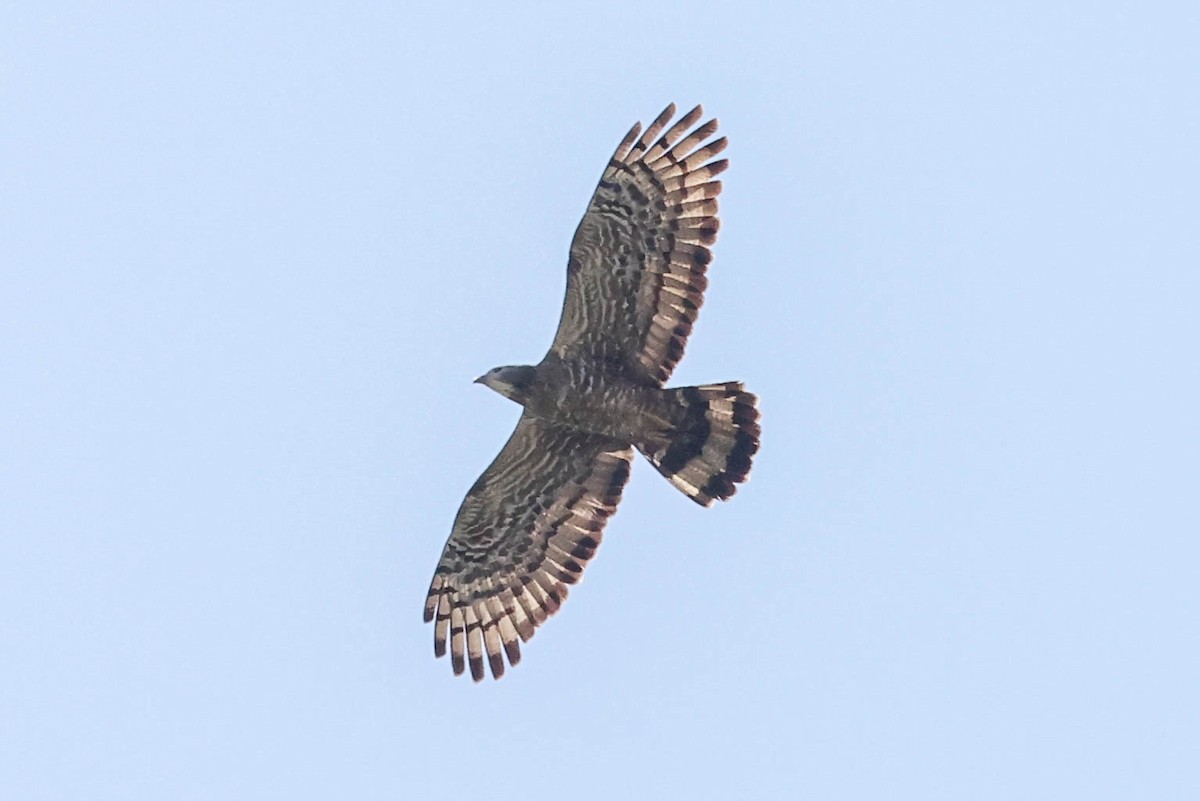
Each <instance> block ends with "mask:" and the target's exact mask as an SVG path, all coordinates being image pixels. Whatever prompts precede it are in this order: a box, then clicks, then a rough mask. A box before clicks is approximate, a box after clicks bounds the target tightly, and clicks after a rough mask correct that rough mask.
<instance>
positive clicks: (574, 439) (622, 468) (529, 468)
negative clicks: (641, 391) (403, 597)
mask: <svg viewBox="0 0 1200 801" xmlns="http://www.w3.org/2000/svg"><path fill="white" fill-rule="evenodd" d="M632 458H633V452H632V449H631V448H630V447H629V446H628V445H624V444H622V443H619V442H614V441H613V440H610V439H607V438H605V437H599V436H596V435H593V434H585V433H582V432H579V431H575V430H572V429H567V428H562V427H558V426H554V425H551V424H548V423H544V422H542V421H540V420H538V419H537V418H535V417H531V416H530V415H529V414H527V413H526V414H523V415H522V417H521V420H520V422H519V423H517V428H516V430H515V431H514V432H513V435H512V437H510V438H509V440H508V443H507V444H505V446H504V448H503V449H502V450H501V451H500V454H499V455H498V456H497V457H496V459H495V461H493V462H492V464H491V465H490V466H489V467H488V468H487V470H485V471H484V472H483V475H482V476H480V477H479V480H478V481H476V482H475V486H473V487H471V490H470V492H468V493H467V497H466V499H465V500H464V501H463V503H462V506H461V507H460V508H459V510H458V516H457V517H456V518H455V520H454V528H453V530H452V532H451V534H450V539H449V541H447V542H446V548H445V550H444V551H443V552H442V558H441V561H439V562H438V566H437V571H436V572H435V573H434V576H433V583H432V584H431V585H430V587H429V595H428V596H427V597H426V600H425V621H426V622H429V621H431V620H436V623H435V626H434V635H433V636H434V639H433V646H434V653H435V654H436V655H437V656H443V655H444V654H445V653H446V641H447V639H449V642H450V660H451V663H452V665H453V668H454V673H455V675H458V674H460V673H462V672H463V670H464V657H465V659H466V661H467V662H468V663H469V664H470V668H471V676H472V677H473V678H474V679H475V680H476V681H479V680H481V679H482V678H483V675H484V667H483V657H484V654H485V653H486V654H487V659H488V662H489V664H490V666H491V670H492V675H493V676H494V677H495V678H500V676H502V675H503V674H504V657H505V656H507V657H508V661H509V662H510V663H512V664H514V665H515V664H516V663H517V662H518V661H519V660H520V658H521V650H520V643H519V642H518V640H528V639H529V638H530V637H532V636H533V632H534V628H535V627H536V626H538V625H540V624H541V623H542V622H544V621H545V620H546V618H547V617H549V616H550V615H552V614H554V612H555V611H557V610H558V607H559V606H560V605H561V604H562V602H563V600H564V599H565V598H566V597H567V585H569V584H574V583H575V582H577V581H578V580H579V578H580V576H581V574H582V573H583V568H584V567H585V566H586V565H587V563H588V560H589V559H591V558H592V555H593V554H594V553H595V552H596V547H597V546H598V545H599V544H600V538H601V532H602V530H603V528H604V524H605V522H606V521H607V520H608V518H609V516H610V515H612V513H613V512H614V511H615V510H616V507H617V502H618V501H619V500H620V499H621V490H622V489H623V488H624V486H625V482H626V481H627V480H628V478H629V463H630V460H631V459H632ZM502 651H503V654H502Z"/></svg>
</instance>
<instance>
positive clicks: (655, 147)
mask: <svg viewBox="0 0 1200 801" xmlns="http://www.w3.org/2000/svg"><path fill="white" fill-rule="evenodd" d="M703 113H704V112H703V109H702V108H701V107H700V106H696V107H695V108H694V109H692V110H691V111H689V112H688V113H687V114H685V115H684V116H683V117H681V118H680V119H679V121H678V122H676V123H675V124H674V125H672V126H671V127H670V128H669V129H668V130H667V131H666V133H662V135H661V136H659V134H660V133H661V132H662V130H663V129H664V128H665V127H666V125H667V122H668V121H670V119H671V118H672V117H673V116H674V115H675V106H674V105H673V104H672V105H670V106H668V107H667V108H666V110H665V111H663V113H662V114H660V115H659V116H658V118H657V119H656V120H655V121H654V122H653V123H651V125H650V127H649V128H647V129H646V132H645V133H644V134H642V135H641V137H640V138H639V137H638V134H639V132H640V127H639V126H637V125H635V126H634V127H633V128H632V129H631V130H630V131H629V133H628V134H626V136H625V138H624V139H623V140H622V141H621V144H620V145H619V146H618V147H617V150H616V152H615V153H614V154H613V158H612V159H611V160H610V161H609V163H608V167H607V168H606V169H605V170H604V174H603V175H602V176H601V178H600V183H599V185H598V186H597V187H596V191H595V194H594V195H593V196H592V200H591V203H590V204H589V205H588V210H587V213H586V214H584V217H583V220H582V221H581V222H580V223H579V228H578V229H577V230H576V232H575V237H574V239H573V241H572V242H571V257H570V260H569V262H568V267H567V295H566V301H565V303H564V307H563V315H562V321H561V322H560V323H559V328H558V333H557V334H556V335H555V338H554V344H553V345H551V351H552V352H556V353H558V354H559V355H560V356H563V357H568V356H570V355H572V354H576V353H580V352H586V353H593V354H597V355H600V356H602V357H604V358H608V357H609V356H610V355H611V354H618V355H619V356H620V358H621V359H622V361H623V362H624V367H625V368H626V369H627V370H628V371H629V373H630V375H632V376H636V377H638V378H640V379H642V380H644V381H646V382H647V383H653V384H655V385H661V384H662V383H663V382H664V381H666V380H667V379H668V378H669V377H670V375H671V372H672V371H673V370H674V369H675V365H676V364H678V363H679V360H680V359H681V358H682V357H683V351H684V347H685V346H686V344H687V339H688V336H689V335H690V334H691V332H692V326H693V324H694V323H695V322H696V315H697V314H698V313H699V310H700V306H701V305H702V304H703V302H704V290H705V289H706V288H707V286H708V281H707V279H706V278H705V272H706V271H707V269H708V264H709V262H710V261H712V253H711V251H710V250H709V249H708V246H709V245H711V244H713V243H714V242H715V241H716V239H717V230H718V229H719V227H720V221H719V220H718V219H717V216H716V215H717V200H716V197H717V195H718V194H720V192H721V182H720V181H717V180H714V178H715V177H716V176H717V175H719V174H720V173H722V172H724V171H725V168H726V167H727V166H729V162H728V161H726V160H724V159H722V160H719V161H714V160H712V159H713V157H714V156H716V155H717V154H719V153H720V152H721V151H723V150H724V149H725V147H726V145H727V144H728V141H727V140H726V139H725V137H721V138H720V139H715V140H712V141H709V142H707V143H705V142H706V140H708V139H709V137H711V136H712V135H713V134H714V133H716V130H717V121H716V120H715V119H712V120H709V121H708V122H706V123H704V124H703V125H700V126H699V127H697V128H696V129H695V130H693V131H692V132H691V133H690V134H687V135H686V136H684V134H685V132H687V131H688V129H689V128H691V127H692V126H693V125H695V123H696V121H697V120H699V119H700V117H701V116H702V115H703ZM656 137H658V138H657V139H656ZM681 137H682V138H681Z"/></svg>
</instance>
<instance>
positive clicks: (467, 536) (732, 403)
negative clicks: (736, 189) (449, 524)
mask: <svg viewBox="0 0 1200 801" xmlns="http://www.w3.org/2000/svg"><path fill="white" fill-rule="evenodd" d="M702 114H703V110H702V109H701V107H700V106H696V107H695V108H694V109H692V110H691V111H689V112H688V113H687V114H685V115H683V117H681V118H680V119H679V120H678V121H677V122H676V123H675V124H674V125H671V127H670V128H667V123H668V122H670V120H671V118H672V117H674V116H675V106H674V104H672V105H670V106H668V107H667V108H666V109H665V110H664V111H663V113H662V114H659V115H658V118H657V119H656V120H654V122H653V123H652V124H651V125H650V127H649V128H647V129H646V132H645V133H644V134H642V135H641V137H640V138H639V136H638V134H639V133H641V124H640V123H638V124H635V125H634V126H633V128H632V129H631V130H630V131H629V133H628V134H626V135H625V138H624V139H623V140H621V144H620V145H619V146H618V147H617V151H616V153H614V154H613V157H612V159H611V160H610V161H609V162H608V166H607V167H606V168H605V170H604V174H603V175H602V176H601V177H600V184H599V186H597V187H596V192H595V194H593V195H592V200H591V203H590V204H589V205H588V209H587V213H585V214H584V216H583V220H582V221H581V222H580V223H579V228H578V229H577V230H576V231H575V238H574V239H573V240H572V241H571V254H570V259H569V261H568V262H567V296H566V301H565V302H564V304H563V311H562V319H561V321H560V322H559V324H558V332H557V333H556V334H555V336H554V342H553V344H552V345H551V346H550V350H549V352H548V353H547V354H546V356H545V358H543V359H542V360H541V362H539V363H538V364H536V365H532V366H530V365H522V366H516V367H497V368H495V369H493V370H490V371H489V372H488V373H487V374H485V375H483V376H481V377H480V378H478V379H477V383H481V384H483V385H484V386H487V387H489V388H490V389H493V390H495V391H496V392H499V393H500V394H501V395H503V396H504V397H506V398H509V399H511V400H514V401H516V402H517V403H519V404H521V406H523V407H524V411H523V412H522V414H521V419H520V421H519V422H518V423H517V428H516V430H515V431H514V432H513V434H512V437H510V438H509V440H508V443H507V444H506V445H505V446H504V448H503V449H502V450H501V451H500V455H499V456H497V457H496V460H495V461H494V462H492V464H491V465H490V466H489V467H488V468H487V470H485V471H484V472H483V475H482V476H480V477H479V480H478V481H476V482H475V485H474V486H473V487H471V489H470V491H469V492H468V493H467V497H466V499H465V500H464V501H463V503H462V506H461V507H460V508H459V510H458V516H457V517H455V519H454V528H453V530H452V532H451V534H450V539H449V541H448V542H447V543H446V548H445V550H444V551H443V552H442V558H441V560H440V561H439V562H438V566H437V571H436V572H435V573H434V576H433V583H432V584H431V585H430V587H429V595H428V596H427V598H426V600H425V622H427V623H428V622H429V621H436V623H435V626H434V634H433V646H434V653H435V655H437V656H444V655H445V653H446V641H447V640H449V642H450V661H451V663H452V665H453V668H454V673H455V675H458V674H461V673H462V672H463V670H464V669H465V666H466V665H467V664H469V665H470V668H471V676H472V678H474V679H475V681H480V680H482V679H483V676H484V666H483V659H484V655H485V654H486V655H487V660H488V664H489V665H490V667H491V671H492V675H493V676H494V677H495V678H500V677H501V676H502V675H504V668H505V657H507V659H508V661H509V662H510V663H512V664H513V665H515V664H517V662H519V661H520V659H521V648H520V641H522V640H528V639H529V638H530V637H532V636H533V633H534V630H535V628H536V627H537V626H539V625H540V624H541V623H543V622H544V621H545V620H546V618H547V617H549V616H550V615H552V614H554V612H556V611H557V610H558V608H559V606H560V605H561V604H562V602H563V600H564V599H565V598H566V597H567V585H569V584H574V583H575V582H577V581H578V580H579V578H580V576H581V574H582V573H583V568H584V565H586V564H587V563H588V560H590V559H591V558H592V556H593V555H594V554H595V552H596V548H597V546H599V544H600V538H601V532H602V530H603V528H604V524H605V523H606V522H607V520H608V518H609V516H611V515H612V513H613V512H614V511H615V510H616V508H617V502H618V501H619V500H620V499H621V490H622V488H623V487H624V486H625V482H626V480H627V479H628V478H629V466H630V462H631V461H632V459H633V450H634V448H636V449H637V450H639V451H641V452H642V454H643V455H644V456H645V457H646V458H647V459H648V460H649V461H650V463H651V464H652V465H654V467H655V468H657V470H658V472H660V473H662V474H663V475H664V476H666V478H667V479H668V480H670V482H671V483H672V484H674V485H675V486H676V487H677V488H679V489H680V490H681V491H682V492H683V493H684V494H685V495H687V496H688V497H689V498H691V499H692V500H693V501H695V502H696V503H699V504H702V505H704V506H708V505H710V504H711V503H712V502H713V500H714V499H720V500H725V499H727V498H729V497H730V496H731V495H733V494H734V492H735V491H736V489H737V488H736V486H735V485H736V484H739V483H741V482H743V481H745V480H746V476H747V474H748V473H749V472H750V460H751V458H752V457H753V456H754V454H755V452H756V451H757V450H758V438H759V425H758V410H757V409H756V408H755V406H756V404H757V400H758V399H757V398H756V397H755V396H754V395H752V394H750V393H749V392H746V391H745V390H744V389H743V388H742V385H741V384H740V383H737V382H728V383H724V384H709V385H706V386H694V387H681V388H677V389H666V388H664V387H663V383H664V382H665V381H666V380H667V378H668V377H670V375H671V371H672V370H674V368H675V365H676V364H677V363H678V362H679V359H680V358H681V357H682V356H683V348H684V344H685V343H686V342H687V338H688V335H689V334H690V333H691V330H692V324H693V323H694V322H695V320H696V313H697V311H698V310H699V308H700V304H701V303H702V301H703V296H704V289H705V287H706V286H707V284H708V282H707V280H706V279H705V277H704V273H705V270H706V269H707V267H708V263H709V261H711V259H712V254H711V252H710V251H709V249H708V247H707V246H708V245H711V244H712V243H713V242H714V241H716V238H717V227H718V220H717V216H716V214H717V200H716V197H717V195H718V194H719V193H720V191H721V183H720V181H716V180H714V179H715V177H716V176H717V175H718V174H720V173H721V172H723V171H724V170H725V168H726V167H727V166H728V164H729V162H728V161H726V160H725V159H721V160H719V161H714V160H713V157H714V156H716V155H717V154H718V153H720V152H721V151H722V150H724V149H725V145H726V144H727V141H726V139H725V137H721V138H720V139H715V140H711V141H709V140H710V138H711V137H712V135H713V134H714V133H715V132H716V130H717V121H716V120H715V119H713V120H709V121H708V122H705V123H704V124H702V125H700V126H699V127H697V128H695V129H694V130H691V131H690V132H689V129H691V128H692V126H693V125H695V124H696V121H697V120H699V119H700V116H701V115H702ZM664 129H665V130H664ZM660 134H661V135H660Z"/></svg>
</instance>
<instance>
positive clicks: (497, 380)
mask: <svg viewBox="0 0 1200 801" xmlns="http://www.w3.org/2000/svg"><path fill="white" fill-rule="evenodd" d="M534 372H535V370H534V368H532V367H530V366H529V365H524V364H521V365H510V366H507V367H493V368H492V369H491V370H488V371H487V372H486V373H484V374H483V375H481V376H479V378H476V379H475V383H476V384H483V385H484V386H485V387H488V388H489V389H492V390H495V391H496V392H499V393H500V394H501V395H503V396H504V397H506V398H509V399H510V400H514V401H516V402H517V403H520V402H521V401H522V399H523V398H524V397H525V394H526V392H527V391H528V390H529V386H530V384H532V383H533V377H534Z"/></svg>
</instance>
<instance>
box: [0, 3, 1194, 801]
mask: <svg viewBox="0 0 1200 801" xmlns="http://www.w3.org/2000/svg"><path fill="white" fill-rule="evenodd" d="M443 6H444V9H443V10H441V11H437V12H432V11H428V10H417V9H415V8H413V7H410V4H403V3H393V2H376V3H367V4H347V3H329V4H311V3H299V4H297V3H253V4H245V3H195V4H125V3H68V4H59V3H22V4H15V3H13V4H5V6H4V10H3V12H2V15H0V371H2V372H0V797H2V798H5V799H22V801H36V800H38V799H72V800H75V799H89V801H90V800H91V799H96V800H99V799H156V801H157V800H159V799H172V801H176V800H182V799H230V798H248V799H264V798H281V799H282V798H286V799H298V798H299V799H326V798H354V799H407V798H433V797H458V796H462V797H467V796H474V795H478V796H480V797H486V798H495V799H517V798H520V799H529V798H548V797H563V798H578V799H608V798H614V797H617V798H630V799H637V798H821V799H880V798H905V799H909V798H912V799H956V800H957V799H1064V798H1087V799H1109V798H1113V799H1116V798H1153V799H1182V798H1197V797H1200V645H1198V640H1197V623H1198V615H1200V544H1198V543H1200V515H1198V514H1197V501H1198V497H1200V459H1198V457H1197V452H1198V449H1200V425H1198V424H1197V408H1200V392H1198V390H1197V385H1198V383H1200V359H1198V358H1197V351H1198V348H1197V345H1198V343H1200V323H1198V322H1197V305H1198V299H1200V277H1198V271H1200V233H1198V225H1197V223H1198V220H1200V155H1198V154H1200V47H1198V46H1197V42H1200V11H1198V10H1197V8H1198V7H1197V6H1196V4H1194V3H1180V4H1179V5H1168V4H1156V3H1121V4H1113V3H1082V2H1079V3H1054V2H1050V3H1046V2H1037V3H992V2H989V3H936V4H935V3H930V4H912V3H886V4H884V3H879V4H871V3H854V2H841V1H839V2H826V3H787V4H785V3H779V4H777V5H772V4H756V3H750V2H743V3H737V4H706V3H687V4H674V5H667V4H662V5H659V4H654V3H608V4H603V6H601V5H600V4H596V5H595V7H592V8H584V7H583V5H582V4H578V5H574V4H566V3H560V4H549V3H544V4H536V5H526V6H522V7H519V8H517V7H514V8H508V9H505V10H498V9H496V8H495V7H493V6H491V5H487V6H485V5H483V4H479V5H473V4H443ZM670 101H676V102H678V103H679V104H680V105H681V107H687V106H690V105H691V104H693V103H696V102H703V103H704V104H705V107H706V109H707V111H708V112H710V113H711V114H714V115H716V116H718V117H720V119H721V121H722V130H723V131H724V132H725V133H726V134H727V135H728V136H729V137H730V142H731V144H730V148H729V151H728V155H729V157H730V159H731V162H732V163H731V168H730V170H729V172H728V173H727V174H726V175H725V176H723V178H724V180H725V193H724V194H723V195H722V198H721V217H722V222H723V228H722V233H721V238H720V241H719V242H718V244H717V247H716V251H715V253H716V259H715V261H714V263H713V265H712V269H711V273H710V277H711V285H710V289H709V293H708V297H707V304H706V306H705V308H704V311H703V313H702V314H701V317H700V321H699V325H698V328H697V331H696V334H695V336H694V337H693V339H692V341H691V343H690V346H689V349H688V355H687V358H685V359H684V361H683V363H682V365H681V367H680V369H679V370H678V371H677V372H676V376H675V382H676V383H681V384H682V383H701V382H706V381H717V380H729V379H742V380H745V381H746V382H747V384H748V386H749V387H750V388H751V389H753V390H754V391H756V392H758V393H759V394H760V395H761V396H762V409H763V415H764V421H763V425H764V444H763V449H762V451H761V454H760V455H759V458H758V459H757V461H756V464H755V469H754V472H753V475H752V478H751V481H750V482H749V484H747V485H746V486H745V487H744V488H743V490H742V491H741V492H740V493H739V494H738V496H737V497H736V498H735V499H734V500H733V501H732V502H731V503H729V504H726V505H721V506H720V507H719V508H714V509H710V510H704V509H701V508H699V507H697V506H695V505H693V504H692V503H691V502H689V501H687V500H686V499H685V498H684V497H683V496H682V495H681V494H680V493H679V492H677V491H676V490H675V489H673V488H672V487H670V486H669V485H668V484H667V483H666V482H665V481H664V480H663V479H662V478H660V477H659V476H658V475H657V474H656V473H655V471H654V470H653V469H651V468H650V467H649V466H648V465H647V464H646V463H645V462H644V461H639V462H638V463H637V464H635V466H634V471H633V472H634V475H633V480H632V482H631V484H630V486H629V488H628V490H627V492H626V495H625V501H624V503H623V504H622V507H621V509H620V511H619V512H618V514H617V515H616V517H615V518H613V520H612V523H611V525H610V526H609V528H608V532H607V536H606V539H605V541H604V545H603V547H602V548H601V549H600V552H599V554H598V556H597V558H596V560H595V561H594V562H593V563H592V565H591V566H590V568H589V570H588V573H587V576H586V578H585V580H584V582H583V583H582V584H581V585H580V586H579V587H577V588H575V589H574V590H573V592H572V593H571V598H570V600H569V601H568V602H567V603H566V605H565V606H564V608H563V610H562V611H561V612H560V614H559V615H558V616H557V617H555V618H554V619H553V620H552V621H551V622H550V623H548V624H547V625H546V626H544V627H543V628H542V629H541V630H540V631H539V633H538V636H537V637H536V638H535V639H534V640H533V641H532V642H531V643H529V644H528V646H526V648H525V650H524V655H525V659H524V661H523V662H522V664H521V665H520V666H519V667H517V668H516V669H514V670H512V671H510V673H509V674H508V675H507V676H506V677H505V678H504V679H503V680H502V681H500V682H492V681H490V680H489V681H488V682H486V683H484V684H481V685H478V686H476V685H473V684H472V683H471V682H470V681H469V680H467V679H465V678H458V679H456V678H454V677H453V676H452V675H451V672H450V665H449V663H448V660H434V658H433V654H432V650H433V649H432V630H431V627H429V626H425V625H423V624H422V623H421V618H420V611H421V606H422V601H423V598H424V594H425V591H426V588H427V586H428V582H429V579H430V576H431V574H432V571H433V568H434V565H435V563H436V561H437V558H438V555H439V554H440V552H441V548H442V545H443V542H444V541H445V538H446V536H447V535H448V533H449V530H450V524H451V521H452V519H453V516H454V513H455V511H456V509H457V507H458V504H459V502H460V501H461V499H462V497H463V495H464V493H465V491H466V490H467V488H468V487H469V486H470V485H471V483H472V482H473V481H474V480H475V478H476V476H477V475H478V474H479V473H480V471H481V470H482V469H483V468H484V466H485V465H486V464H487V463H488V462H489V460H490V459H491V458H492V457H493V456H494V454H495V453H496V451H497V450H498V449H499V447H500V446H501V445H502V444H503V442H504V441H505V440H506V438H507V437H508V435H509V433H510V431H511V429H512V426H513V424H514V423H515V421H516V418H517V416H518V410H517V408H516V407H515V406H513V405H512V404H511V403H509V402H508V401H505V400H504V399H502V398H500V397H498V396H497V395H495V394H493V393H490V392H488V391H487V390H485V389H483V388H481V387H477V386H472V384H471V380H472V379H473V378H474V377H475V376H477V375H479V374H480V373H482V372H484V371H485V370H486V369H488V368H490V367H492V366H494V365H497V364H509V363H519V362H523V361H534V360H537V359H539V358H540V357H541V355H542V354H543V353H544V351H545V348H546V347H547V346H548V344H549V342H550V338H551V336H552V333H553V331H554V327H555V325H556V323H557V319H558V313H559V310H560V307H561V300H562V293H563V282H564V276H565V265H566V253H567V245H568V242H569V240H570V237H571V234H572V232H573V231H574V228H575V225H576V223H577V221H578V219H579V216H580V214H581V213H582V211H583V209H584V206H585V204H586V202H587V200H588V198H589V196H590V195H591V192H592V189H593V187H594V185H595V182H596V179H597V178H598V177H599V174H600V171H601V169H602V168H603V166H604V164H605V162H606V159H607V158H608V156H609V154H610V153H611V152H612V150H613V148H614V147H615V146H616V144H617V142H618V141H619V140H620V139H621V136H622V135H623V134H624V133H625V131H626V129H627V128H628V127H629V125H630V124H631V123H632V122H633V121H634V120H638V119H640V120H642V121H644V122H645V121H649V120H650V119H652V118H653V117H654V115H656V114H657V113H658V111H659V110H660V109H661V108H662V107H663V106H664V105H666V104H667V103H668V102H670Z"/></svg>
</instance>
